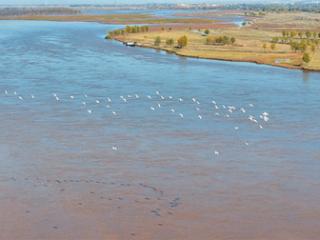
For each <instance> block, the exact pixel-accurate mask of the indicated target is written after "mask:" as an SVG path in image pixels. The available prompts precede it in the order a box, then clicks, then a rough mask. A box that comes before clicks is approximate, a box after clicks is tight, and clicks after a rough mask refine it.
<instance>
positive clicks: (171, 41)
mask: <svg viewBox="0 0 320 240" xmlns="http://www.w3.org/2000/svg"><path fill="white" fill-rule="evenodd" d="M166 44H167V45H169V46H172V45H173V44H174V40H173V39H172V38H169V39H167V40H166Z"/></svg>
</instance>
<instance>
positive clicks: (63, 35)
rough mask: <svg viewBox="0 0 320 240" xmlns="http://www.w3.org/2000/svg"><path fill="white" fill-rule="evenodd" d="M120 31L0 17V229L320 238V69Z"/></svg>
mask: <svg viewBox="0 0 320 240" xmlns="http://www.w3.org/2000/svg"><path fill="white" fill-rule="evenodd" d="M114 28H116V26H108V25H101V24H94V23H54V22H32V21H29V22H28V21H1V22H0V29H1V31H0V53H1V54H0V73H1V74H0V122H1V125H0V126H1V135H0V238H1V239H246V240H247V239H303V240H306V239H317V238H318V237H319V235H320V231H319V229H320V207H319V199H320V127H319V119H318V116H319V115H320V107H319V106H320V105H319V104H320V95H319V93H320V74H319V73H304V72H302V71H295V70H287V69H281V68H274V67H269V66H262V65H255V64H247V63H229V62H218V61H207V60H197V59H187V58H180V57H177V56H174V55H170V54H166V53H163V52H157V51H154V50H149V49H138V48H127V47H124V46H123V45H122V44H119V43H117V42H113V41H106V40H104V39H103V37H104V35H105V33H106V32H107V31H109V30H112V29H114ZM228 107H229V108H228ZM241 108H242V109H241ZM264 112H266V113H268V114H269V115H268V117H269V120H268V121H264V120H263V119H261V118H260V115H261V114H262V113H264ZM250 115H251V116H252V117H251V118H254V119H255V120H257V122H258V123H255V122H254V121H250V120H249V119H248V118H249V116H250Z"/></svg>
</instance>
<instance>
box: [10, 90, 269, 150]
mask: <svg viewBox="0 0 320 240" xmlns="http://www.w3.org/2000/svg"><path fill="white" fill-rule="evenodd" d="M4 95H5V96H7V97H10V96H11V97H16V98H17V99H18V100H20V101H26V100H28V99H29V100H30V99H31V100H32V99H35V98H36V96H35V95H34V94H30V95H29V96H22V95H19V94H18V93H17V92H16V91H12V92H9V91H8V90H4ZM52 98H53V100H55V101H56V102H61V101H63V100H74V101H76V100H79V101H80V103H81V105H82V106H83V107H84V109H85V110H86V112H87V113H88V114H93V110H92V108H90V106H92V102H93V103H94V104H95V105H102V106H105V107H106V108H108V109H110V110H111V113H112V115H114V116H117V115H118V112H117V111H116V110H114V109H113V108H112V103H113V102H116V101H117V100H118V101H121V102H123V103H128V102H129V101H130V100H133V99H134V100H138V99H146V100H150V101H151V102H152V104H151V106H150V111H156V110H157V109H160V108H162V107H163V104H164V103H165V102H167V101H170V102H176V103H181V104H182V103H183V102H188V101H189V103H191V104H192V105H193V106H194V109H195V111H196V112H197V114H196V117H197V118H198V119H199V120H202V119H203V115H201V105H202V103H201V102H200V101H199V99H197V98H196V97H191V98H182V97H173V96H165V95H162V94H161V93H160V91H156V92H155V94H152V95H141V96H140V95H138V94H128V95H126V96H123V95H121V96H119V98H118V99H115V98H114V99H111V98H110V97H104V98H99V99H93V100H92V98H90V97H89V96H88V95H87V94H83V95H81V96H80V95H77V96H75V95H70V96H64V97H62V95H61V96H60V95H59V94H57V93H52ZM89 103H90V104H89ZM209 104H210V105H211V107H210V108H212V111H213V112H214V115H215V116H217V117H219V116H220V117H225V118H231V116H232V114H233V113H235V112H237V111H238V112H239V113H241V114H242V115H243V116H245V117H246V118H247V120H248V121H249V122H251V123H253V124H254V125H256V126H257V127H258V128H260V129H263V128H264V127H263V124H264V123H266V122H268V121H269V120H270V116H269V113H268V112H262V113H261V114H259V116H258V117H256V116H254V115H250V114H248V113H247V112H248V108H249V109H252V108H254V107H255V106H254V104H253V103H249V104H247V106H241V107H236V106H228V105H223V104H218V103H217V102H216V101H215V100H211V102H210V103H209ZM169 110H170V112H171V113H172V114H176V115H177V116H178V117H179V118H181V119H183V118H185V115H184V113H183V112H180V111H178V110H177V109H176V108H173V107H169ZM239 129H240V127H239V126H235V127H234V130H235V131H238V130H239ZM245 145H247V146H248V145H249V143H248V142H245ZM112 150H113V151H117V150H118V147H117V146H112ZM219 154H220V153H219V151H218V150H214V155H216V156H218V155H219Z"/></svg>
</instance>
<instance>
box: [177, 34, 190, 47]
mask: <svg viewBox="0 0 320 240" xmlns="http://www.w3.org/2000/svg"><path fill="white" fill-rule="evenodd" d="M177 42H178V47H179V48H183V47H185V46H187V44H188V38H187V36H182V37H180V38H179V39H178V41H177Z"/></svg>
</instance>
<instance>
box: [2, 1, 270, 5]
mask: <svg viewBox="0 0 320 240" xmlns="http://www.w3.org/2000/svg"><path fill="white" fill-rule="evenodd" d="M268 1H272V0H266V1H263V2H268ZM203 2H205V3H208V2H210V3H228V2H230V3H234V2H247V3H249V2H261V1H258V0H212V1H208V0H0V4H3V5H8V4H121V3H124V4H128V3H129V4H133V3H203Z"/></svg>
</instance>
